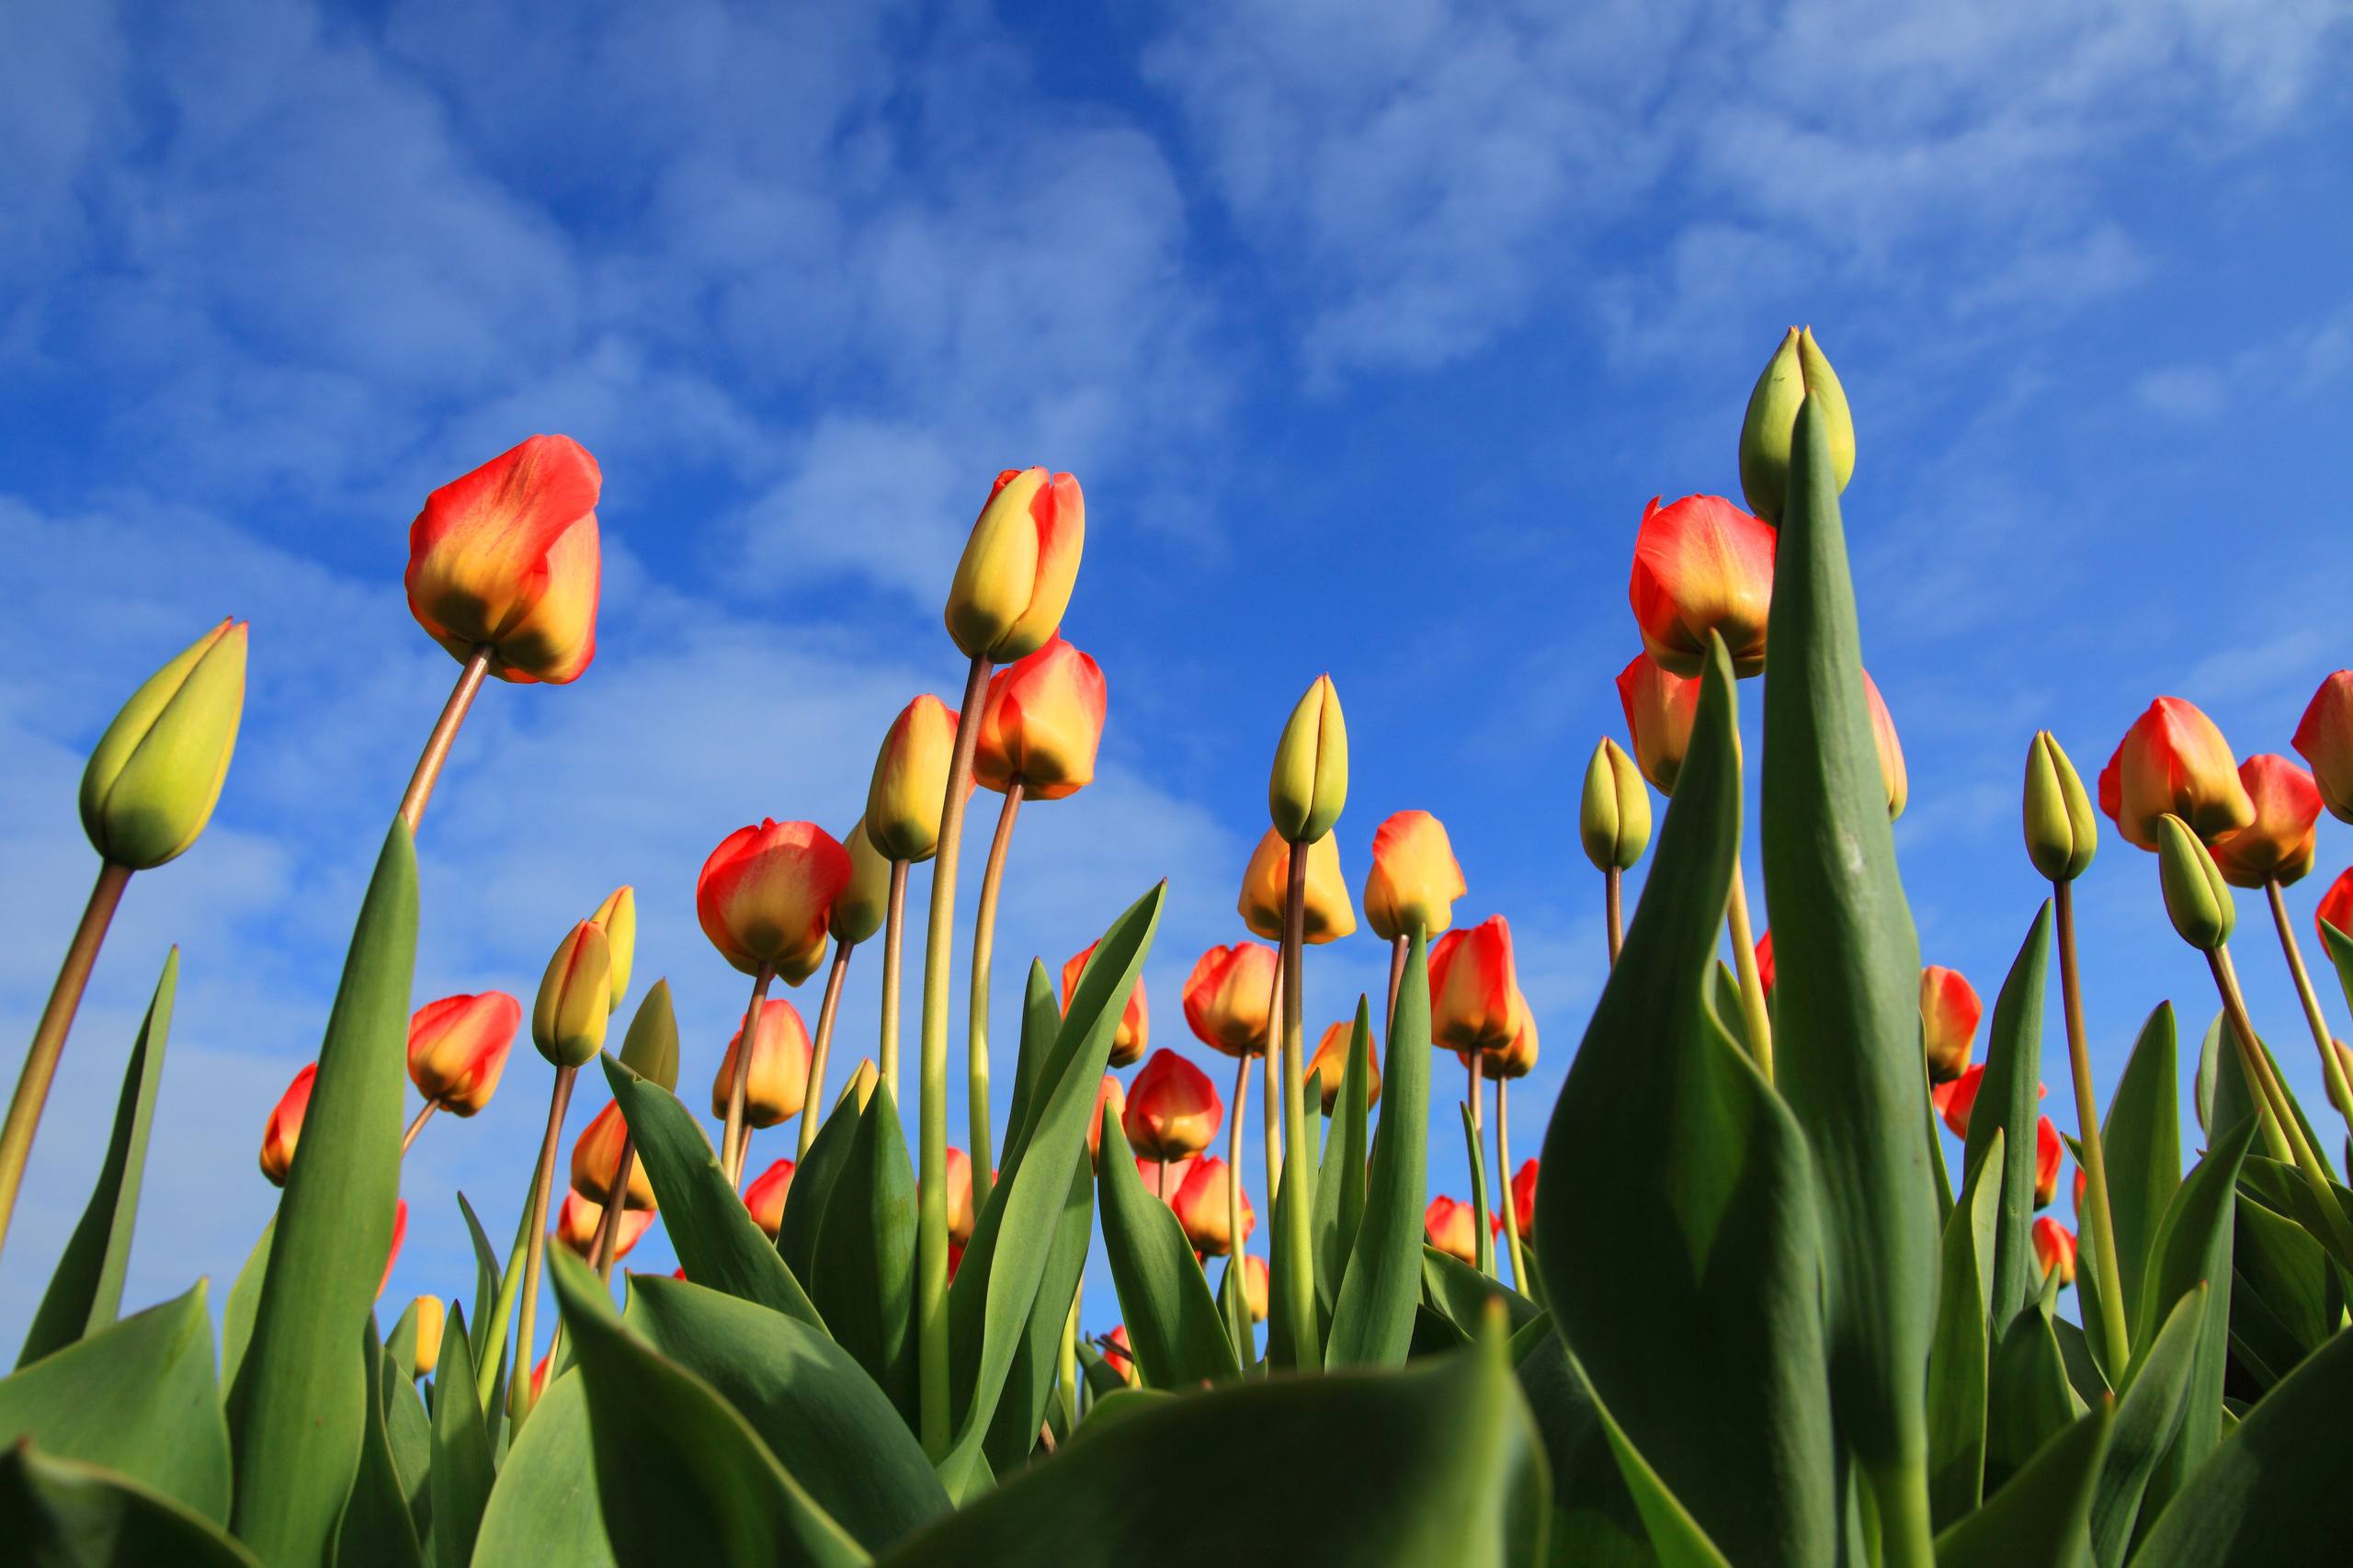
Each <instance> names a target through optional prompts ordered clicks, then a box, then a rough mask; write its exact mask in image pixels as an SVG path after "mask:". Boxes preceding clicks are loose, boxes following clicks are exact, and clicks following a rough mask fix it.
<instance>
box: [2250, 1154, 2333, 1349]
mask: <svg viewBox="0 0 2353 1568" xmlns="http://www.w3.org/2000/svg"><path fill="white" fill-rule="evenodd" d="M2258 1165H2268V1166H2270V1167H2271V1169H2272V1170H2273V1171H2275V1172H2277V1173H2279V1175H2282V1176H2287V1177H2288V1178H2289V1179H2290V1181H2291V1182H2292V1183H2293V1184H2294V1185H2293V1187H2290V1189H2289V1190H2290V1191H2293V1192H2296V1193H2297V1194H2298V1196H2300V1197H2302V1198H2304V1199H2306V1204H2305V1207H2310V1206H2311V1204H2310V1195H2311V1191H2312V1189H2311V1188H2310V1187H2306V1186H2305V1185H2304V1181H2303V1177H2302V1174H2301V1173H2299V1172H2296V1171H2293V1170H2291V1169H2290V1168H2289V1167H2286V1166H2282V1165H2274V1164H2273V1163H2272V1162H2271V1161H2269V1160H2260V1159H2256V1158H2253V1157H2250V1158H2249V1159H2248V1161H2247V1163H2246V1170H2247V1171H2250V1172H2251V1171H2253V1170H2254V1169H2255V1167H2256V1166H2258ZM2253 1185H2254V1183H2253V1182H2252V1181H2251V1179H2250V1178H2249V1176H2246V1175H2245V1174H2242V1175H2241V1176H2240V1178H2239V1194H2238V1199H2237V1203H2236V1207H2235V1211H2234V1217H2233V1221H2232V1239H2231V1267H2232V1275H2233V1278H2232V1280H2231V1355H2232V1358H2233V1359H2234V1360H2235V1361H2237V1362H2238V1363H2239V1365H2240V1366H2241V1367H2242V1368H2243V1369H2245V1371H2246V1372H2247V1374H2248V1375H2249V1376H2250V1377H2251V1378H2252V1379H2253V1380H2254V1381H2255V1383H2256V1387H2257V1389H2259V1390H2261V1391H2264V1392H2268V1391H2269V1389H2270V1388H2271V1387H2272V1385H2273V1384H2275V1383H2277V1382H2279V1380H2280V1379H2282V1378H2284V1377H2286V1376H2287V1375H2288V1374H2289V1373H2290V1371H2293V1370H2294V1369H2295V1367H2296V1363H2298V1362H2299V1361H2302V1359H2303V1358H2305V1357H2306V1356H2309V1355H2311V1354H2312V1353H2313V1351H2314V1350H2316V1349H2318V1348H2319V1347H2320V1346H2321V1345H2322V1343H2323V1342H2324V1341H2325V1340H2326V1339H2327V1338H2328V1336H2329V1335H2332V1334H2334V1333H2336V1329H2337V1325H2338V1323H2339V1322H2340V1321H2341V1313H2342V1312H2343V1307H2344V1303H2343V1301H2342V1300H2341V1299H2340V1298H2339V1294H2338V1292H2337V1290H2336V1289H2335V1287H2336V1278H2337V1271H2336V1268H2335V1267H2333V1266H2332V1264H2331V1262H2330V1259H2329V1256H2328V1254H2327V1252H2326V1251H2325V1249H2324V1248H2323V1247H2322V1246H2321V1244H2320V1243H2318V1242H2317V1241H2315V1240H2313V1234H2312V1232H2310V1231H2309V1230H2307V1229H2305V1228H2304V1227H2303V1226H2302V1225H2301V1224H2298V1223H2297V1222H2296V1221H2293V1220H2290V1219H2289V1218H2288V1217H2287V1216H2286V1215H2285V1214H2284V1213H2282V1212H2279V1211H2277V1210H2273V1209H2271V1208H2270V1207H2268V1206H2267V1205H2266V1204H2265V1203H2264V1202H2262V1201H2261V1200H2260V1199H2258V1198H2256V1197H2254V1196H2251V1195H2250V1193H2249V1190H2248V1189H2249V1188H2250V1187H2252V1186H2253Z"/></svg>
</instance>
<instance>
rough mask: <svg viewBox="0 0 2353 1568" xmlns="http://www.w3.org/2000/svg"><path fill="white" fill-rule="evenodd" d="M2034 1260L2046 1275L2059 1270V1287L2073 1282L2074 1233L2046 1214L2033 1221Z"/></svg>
mask: <svg viewBox="0 0 2353 1568" xmlns="http://www.w3.org/2000/svg"><path fill="white" fill-rule="evenodd" d="M2034 1261H2035V1263H2036V1264H2037V1265H2038V1266H2039V1267H2040V1268H2041V1270H2042V1272H2043V1273H2044V1274H2045V1275H2046V1276H2047V1275H2049V1274H2050V1273H2051V1271H2052V1269H2054V1268H2055V1269H2057V1270H2058V1271H2059V1288H2060V1289H2061V1290H2065V1289H2066V1288H2067V1287H2068V1286H2070V1285H2073V1284H2074V1283H2075V1232H2073V1231H2071V1230H2069V1229H2068V1228H2067V1227H2066V1226H2064V1225H2063V1224H2061V1223H2060V1222H2059V1221H2056V1220H2053V1219H2052V1218H2051V1216H2050V1215H2048V1214H2046V1215H2044V1216H2043V1217H2042V1218H2041V1219H2040V1220H2037V1221H2035V1222H2034Z"/></svg>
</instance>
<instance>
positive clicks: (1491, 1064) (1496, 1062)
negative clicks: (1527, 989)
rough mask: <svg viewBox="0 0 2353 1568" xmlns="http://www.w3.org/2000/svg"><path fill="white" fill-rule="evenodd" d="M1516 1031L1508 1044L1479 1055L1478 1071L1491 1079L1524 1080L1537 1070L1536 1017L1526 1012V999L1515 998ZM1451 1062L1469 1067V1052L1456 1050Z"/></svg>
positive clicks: (1493, 1047) (1489, 1049)
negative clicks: (1516, 1002) (1516, 1008)
mask: <svg viewBox="0 0 2353 1568" xmlns="http://www.w3.org/2000/svg"><path fill="white" fill-rule="evenodd" d="M1518 1007H1519V1032H1518V1034H1516V1035H1514V1036H1512V1037H1511V1040H1510V1043H1508V1044H1506V1045H1504V1046H1502V1047H1500V1048H1499V1047H1495V1046H1489V1047H1488V1048H1487V1049H1486V1050H1485V1051H1482V1052H1480V1060H1479V1069H1480V1071H1481V1072H1483V1073H1484V1074H1486V1075H1487V1076H1488V1077H1490V1078H1525V1077H1527V1076H1528V1075H1529V1074H1530V1073H1533V1072H1534V1071H1536V1016H1535V1015H1534V1014H1533V1013H1531V1012H1529V1010H1528V998H1527V997H1526V996H1525V995H1522V996H1521V997H1519V998H1518ZM1454 1059H1455V1060H1456V1061H1458V1062H1461V1063H1462V1065H1463V1066H1465V1067H1468V1066H1470V1065H1471V1053H1470V1052H1469V1051H1456V1052H1455V1053H1454Z"/></svg>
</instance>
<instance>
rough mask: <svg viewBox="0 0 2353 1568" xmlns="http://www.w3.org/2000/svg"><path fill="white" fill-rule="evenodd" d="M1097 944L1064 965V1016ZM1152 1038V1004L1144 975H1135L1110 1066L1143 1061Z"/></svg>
mask: <svg viewBox="0 0 2353 1568" xmlns="http://www.w3.org/2000/svg"><path fill="white" fill-rule="evenodd" d="M1096 947H1097V944H1096V943H1093V942H1089V943H1088V944H1087V945H1086V949H1085V950H1084V951H1082V952H1080V953H1079V954H1077V955H1076V956H1075V957H1074V958H1073V959H1072V960H1070V961H1069V962H1068V963H1065V964H1063V1017H1069V1016H1070V999H1071V998H1072V997H1073V996H1074V995H1076V994H1078V982H1079V977H1080V976H1081V975H1083V974H1085V973H1086V960H1089V959H1091V958H1093V957H1094V956H1095V949H1096ZM1151 1041H1152V1007H1151V1004H1149V1003H1148V1002H1146V1001H1145V1000H1144V994H1143V976H1142V975H1141V974H1139V975H1137V976H1136V984H1135V989H1134V990H1132V991H1131V992H1129V993H1128V1005H1127V1007H1126V1008H1125V1010H1123V1011H1122V1012H1121V1013H1120V1028H1119V1032H1118V1033H1117V1034H1115V1035H1113V1036H1112V1037H1111V1065H1112V1066H1114V1067H1132V1066H1134V1065H1135V1064H1136V1063H1137V1062H1141V1061H1142V1060H1143V1053H1144V1050H1145V1048H1146V1047H1147V1046H1148V1045H1149V1044H1150V1043H1151Z"/></svg>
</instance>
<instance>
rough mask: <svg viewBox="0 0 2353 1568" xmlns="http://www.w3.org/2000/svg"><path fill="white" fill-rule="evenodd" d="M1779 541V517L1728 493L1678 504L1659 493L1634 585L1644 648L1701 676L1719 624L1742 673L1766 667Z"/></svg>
mask: <svg viewBox="0 0 2353 1568" xmlns="http://www.w3.org/2000/svg"><path fill="white" fill-rule="evenodd" d="M1775 542H1776V537H1775V535H1774V532H1773V528H1772V525H1771V524H1769V523H1767V522H1764V521H1763V520H1761V519H1759V518H1756V517H1751V516H1749V515H1748V514H1747V513H1746V512H1744V511H1742V510H1741V509H1740V508H1739V507H1737V506H1733V504H1732V503H1731V502H1729V501H1727V500H1725V499H1724V498H1723V497H1722V496H1721V495H1686V496H1685V497H1684V498H1683V499H1682V500H1680V501H1677V503H1676V504H1675V505H1674V506H1660V505H1659V504H1658V498H1657V497H1656V496H1653V497H1652V498H1651V504H1650V505H1649V506H1646V507H1644V508H1643V526H1642V529H1641V531H1640V532H1639V533H1637V534H1636V535H1635V536H1634V576H1633V582H1632V584H1631V585H1630V586H1629V588H1628V590H1627V595H1628V597H1629V598H1630V599H1631V601H1632V604H1633V607H1634V624H1635V625H1636V626H1638V627H1640V628H1641V629H1642V633H1643V652H1645V653H1649V654H1650V656H1651V657H1652V658H1654V659H1656V660H1657V661H1658V662H1659V665H1660V666H1661V667H1663V668H1665V669H1667V670H1671V671H1673V672H1674V673H1675V674H1677V675H1679V676H1692V677H1697V676H1698V675H1699V671H1700V669H1701V667H1702V665H1703V664H1704V662H1705V659H1706V656H1707V652H1708V633H1709V632H1710V631H1714V632H1717V633H1719V634H1720V635H1722V638H1723V640H1724V646H1725V647H1726V648H1728V649H1730V650H1731V652H1732V665H1733V673H1734V674H1735V675H1742V676H1753V675H1757V674H1759V673H1761V672H1762V671H1763V670H1764V668H1765V619H1766V613H1767V611H1768V609H1769V608H1771V605H1772V601H1773V549H1774V545H1775Z"/></svg>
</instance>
